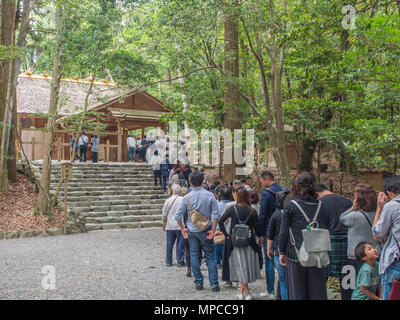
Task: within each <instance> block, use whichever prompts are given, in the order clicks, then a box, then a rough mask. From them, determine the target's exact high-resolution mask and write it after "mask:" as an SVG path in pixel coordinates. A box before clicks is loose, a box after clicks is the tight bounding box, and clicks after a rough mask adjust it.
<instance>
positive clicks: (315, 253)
mask: <svg viewBox="0 0 400 320" xmlns="http://www.w3.org/2000/svg"><path fill="white" fill-rule="evenodd" d="M291 202H293V203H294V204H295V205H296V206H297V208H298V209H299V210H300V212H301V213H302V214H303V216H304V218H305V219H306V221H307V228H306V229H304V230H302V234H303V244H302V245H301V247H300V250H299V249H297V247H296V242H295V240H294V237H293V232H292V229H291V228H290V229H289V231H290V242H291V243H292V245H293V247H294V249H295V251H296V254H297V257H298V259H299V262H300V264H301V265H302V266H303V267H318V268H322V267H326V266H327V265H328V264H329V263H330V261H329V251H332V245H331V237H330V234H329V231H328V230H326V229H319V228H318V227H319V226H318V222H317V218H318V215H319V211H320V209H321V201H319V203H318V208H317V212H316V213H315V216H314V219H313V220H312V221H311V220H310V218H309V217H308V216H307V215H306V213H305V212H304V210H303V209H302V207H300V205H299V204H298V203H297V202H296V201H294V200H292V201H291Z"/></svg>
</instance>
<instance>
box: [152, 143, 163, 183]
mask: <svg viewBox="0 0 400 320" xmlns="http://www.w3.org/2000/svg"><path fill="white" fill-rule="evenodd" d="M161 162H162V158H161V157H160V156H159V154H158V151H157V150H156V151H154V154H153V156H151V159H150V165H151V166H152V167H153V171H154V184H155V185H156V186H157V178H158V179H160V186H162V181H161V166H160V165H161Z"/></svg>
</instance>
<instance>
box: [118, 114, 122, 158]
mask: <svg viewBox="0 0 400 320" xmlns="http://www.w3.org/2000/svg"><path fill="white" fill-rule="evenodd" d="M117 126H118V129H117V137H118V150H117V153H118V154H117V159H118V160H117V161H118V162H122V135H121V134H122V132H121V122H120V120H117Z"/></svg>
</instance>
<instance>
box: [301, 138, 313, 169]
mask: <svg viewBox="0 0 400 320" xmlns="http://www.w3.org/2000/svg"><path fill="white" fill-rule="evenodd" d="M316 147H317V141H315V140H311V139H307V138H306V139H304V140H303V143H302V145H301V149H300V154H299V162H298V165H297V171H298V172H302V171H308V172H310V171H312V169H313V158H314V153H315V148H316Z"/></svg>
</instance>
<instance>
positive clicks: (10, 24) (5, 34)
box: [0, 0, 16, 191]
mask: <svg viewBox="0 0 400 320" xmlns="http://www.w3.org/2000/svg"><path fill="white" fill-rule="evenodd" d="M15 12H16V1H14V0H6V1H2V6H1V42H0V44H1V45H2V46H4V47H6V48H8V49H11V48H12V47H13V45H14V41H15V40H14V39H15V17H16V14H15ZM12 60H13V59H12V57H9V58H8V59H5V60H3V61H2V62H1V65H0V122H1V123H2V127H1V139H0V140H1V143H0V190H2V191H6V190H7V189H8V174H7V158H8V154H7V152H8V143H9V132H10V125H9V121H10V119H11V115H12V106H10V100H9V99H10V96H11V78H12Z"/></svg>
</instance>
